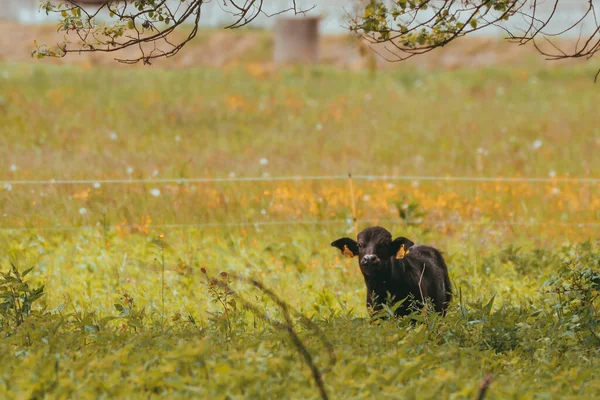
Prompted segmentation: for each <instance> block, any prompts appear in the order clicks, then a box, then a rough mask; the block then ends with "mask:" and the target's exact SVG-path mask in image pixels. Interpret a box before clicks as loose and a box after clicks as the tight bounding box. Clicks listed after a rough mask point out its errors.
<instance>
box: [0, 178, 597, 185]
mask: <svg viewBox="0 0 600 400" xmlns="http://www.w3.org/2000/svg"><path fill="white" fill-rule="evenodd" d="M346 179H348V175H307V176H299V175H292V176H260V177H259V176H254V177H226V178H209V177H200V178H148V179H49V180H36V179H33V180H3V181H0V185H2V186H7V185H11V186H17V185H94V184H159V183H176V184H184V183H221V182H280V181H290V182H293V181H325V180H346ZM352 179H355V180H366V181H439V182H506V183H510V182H515V183H517V182H525V183H592V184H600V178H571V177H520V176H516V177H502V176H495V177H484V176H481V177H477V176H419V175H408V176H397V175H352Z"/></svg>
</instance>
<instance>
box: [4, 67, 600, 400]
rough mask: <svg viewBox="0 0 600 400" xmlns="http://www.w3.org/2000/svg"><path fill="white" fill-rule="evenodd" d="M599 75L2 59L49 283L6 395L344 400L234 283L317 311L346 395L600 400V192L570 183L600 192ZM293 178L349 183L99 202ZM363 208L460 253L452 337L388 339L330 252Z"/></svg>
mask: <svg viewBox="0 0 600 400" xmlns="http://www.w3.org/2000/svg"><path fill="white" fill-rule="evenodd" d="M595 67H597V65H596V66H595V65H592V64H589V65H587V66H585V67H581V66H580V67H573V68H568V69H567V68H564V69H562V68H556V69H537V68H534V67H531V68H529V69H525V70H521V69H511V68H507V67H502V68H497V69H485V70H462V69H461V70H456V71H451V72H429V73H427V74H425V73H422V72H419V71H416V70H412V69H398V70H395V71H387V72H382V73H378V74H377V75H375V76H373V75H371V74H369V73H366V72H364V73H359V72H348V71H342V70H335V69H328V68H324V67H322V68H315V69H308V68H298V69H287V70H282V71H278V72H273V71H271V70H268V69H263V68H261V67H260V66H258V65H254V64H249V65H248V66H246V67H239V68H232V69H223V70H213V69H187V70H178V71H165V70H161V69H150V68H132V69H124V68H119V69H103V68H91V69H90V68H80V67H67V66H63V67H56V66H43V65H42V64H0V130H1V135H0V144H1V146H0V160H2V168H0V180H1V181H3V182H2V186H1V187H0V193H1V195H0V228H1V230H0V270H2V271H4V272H5V273H7V271H9V270H10V268H11V264H13V265H14V266H15V267H17V268H18V270H20V271H24V270H26V269H28V268H32V267H33V270H32V271H31V272H30V273H29V274H28V275H27V276H26V277H25V278H23V279H24V280H25V281H26V282H29V286H24V285H23V284H21V283H20V282H19V280H18V279H16V278H15V277H14V276H13V275H11V276H10V277H9V276H8V275H7V276H5V278H4V280H3V282H1V283H0V296H1V298H2V301H3V302H4V303H3V304H2V308H1V310H0V322H1V324H0V329H1V330H2V335H3V336H4V338H3V339H2V341H0V360H1V363H2V366H1V367H0V397H2V398H15V399H23V398H36V399H39V398H44V397H45V398H60V399H62V398H116V397H118V398H160V397H165V398H185V397H188V398H189V397H191V398H207V399H208V398H210V399H213V398H215V399H225V398H228V399H236V398H260V399H263V398H264V399H280V398H310V399H313V398H315V399H316V398H319V392H318V390H317V388H316V386H315V383H314V381H313V379H312V375H311V370H310V369H309V367H308V365H307V364H306V363H305V361H304V359H303V357H302V355H301V354H300V353H299V351H298V349H297V348H296V347H295V346H294V345H293V343H292V341H291V340H290V337H289V335H288V333H286V331H285V329H282V326H281V325H277V323H276V322H273V321H281V322H282V323H284V324H285V317H286V313H284V312H283V311H282V310H281V308H280V307H278V306H277V304H276V303H275V302H274V301H273V300H272V299H269V298H268V296H267V295H266V294H265V293H263V292H260V291H258V290H256V289H255V288H253V287H252V285H248V284H243V283H240V282H236V281H235V280H233V279H231V278H230V277H223V276H221V275H220V273H221V272H226V273H228V274H238V275H242V276H248V277H252V278H254V279H256V280H258V281H260V282H262V283H263V284H264V285H265V286H266V287H267V288H269V289H271V290H273V291H274V292H275V293H276V294H277V295H278V296H279V297H280V298H281V299H282V300H283V301H285V302H286V303H287V304H289V305H290V306H292V307H293V308H294V309H295V310H297V312H298V313H297V314H293V316H292V325H293V326H294V330H295V331H296V332H298V335H299V337H300V339H301V341H302V342H303V343H304V345H305V346H306V348H307V349H308V351H309V352H310V354H311V355H312V357H313V359H314V362H315V364H316V366H317V367H318V368H319V369H320V370H321V371H322V376H323V380H324V384H325V388H326V390H327V392H328V394H329V397H330V398H331V399H370V398H390V399H391V398H394V399H397V398H408V399H413V398H414V399H425V398H452V399H472V398H475V397H476V396H477V393H478V392H479V384H480V382H481V380H482V379H483V378H484V377H486V376H487V375H488V374H491V375H492V376H493V378H494V380H493V381H492V383H491V385H490V387H489V390H488V392H487V395H488V397H489V398H498V399H500V398H515V399H538V398H539V399H542V398H544V399H545V398H551V399H553V398H581V399H590V398H594V397H599V396H600V383H599V382H600V381H599V379H598V364H599V361H600V357H599V356H600V312H599V311H598V307H599V306H600V304H599V300H598V284H597V279H598V276H599V275H600V249H599V248H598V242H597V239H598V233H599V232H600V225H599V224H598V223H599V222H600V184H599V183H597V182H595V181H587V182H565V181H561V179H562V178H569V177H571V178H598V177H599V176H598V171H600V157H598V156H597V154H598V152H599V151H600V114H598V112H597V105H598V104H600V94H599V92H598V88H597V85H594V84H593V82H592V79H593V75H594V73H595ZM349 172H351V173H353V174H354V175H357V176H358V175H388V176H413V177H414V176H439V177H445V176H461V177H519V176H521V177H540V178H555V180H551V181H544V182H505V181H483V182H473V181H445V180H423V179H421V180H419V179H418V178H411V179H407V180H394V179H387V180H384V179H382V180H369V179H365V178H364V177H360V176H358V177H357V178H355V179H353V181H352V185H353V191H352V193H353V197H352V196H351V191H350V186H349V182H348V180H347V179H344V178H343V177H344V176H346V175H347V174H348V173H349ZM281 176H324V177H328V176H329V177H331V178H323V179H319V180H302V181H295V180H291V181H290V180H266V181H241V182H240V181H233V180H232V181H225V182H185V183H177V182H151V183H123V182H120V183H110V182H99V183H97V184H94V182H95V181H103V180H123V179H125V180H127V179H150V180H157V179H180V178H198V177H213V178H228V177H236V178H239V177H265V178H268V177H281ZM338 177H341V179H340V178H338ZM51 179H55V180H85V181H86V182H80V183H60V184H51V183H47V182H46V183H44V182H31V181H32V180H35V181H37V180H41V181H49V180H51ZM353 200H354V202H355V206H356V217H357V218H358V219H359V221H360V223H359V227H360V228H363V227H366V226H368V225H371V224H377V223H380V224H382V225H384V226H386V227H387V228H388V229H389V230H390V231H392V232H393V234H394V235H403V236H407V237H409V238H411V239H412V240H414V241H416V242H419V243H426V244H431V245H434V246H436V247H438V248H439V249H440V250H442V251H443V252H444V254H445V258H446V260H447V263H448V266H449V271H450V276H451V279H452V281H453V284H454V287H455V292H456V293H455V299H454V302H453V304H452V305H451V307H450V311H449V314H448V315H447V316H446V317H445V318H440V317H439V316H437V315H435V314H432V313H427V312H423V313H420V314H416V315H414V318H416V319H418V320H420V321H422V323H417V324H411V322H410V321H409V320H408V319H403V320H394V319H392V320H374V319H371V318H369V315H368V313H367V310H366V307H365V287H364V282H363V278H362V276H361V274H360V271H359V269H358V266H357V265H356V260H355V259H353V260H348V259H345V258H343V257H342V256H341V255H340V254H339V252H338V251H337V250H336V249H334V248H332V247H330V242H331V241H332V240H334V239H337V238H338V237H340V236H352V235H354V230H353V226H352V223H351V220H352V217H353V213H352V208H353V206H352V204H353ZM203 271H206V273H205V272H203ZM211 279H212V280H211ZM594 280H596V281H594ZM218 282H221V283H220V284H219V283H218ZM223 282H229V283H228V285H230V287H231V288H233V289H235V294H233V293H230V292H229V291H228V290H227V289H226V288H224V287H223ZM40 285H44V295H43V296H42V297H40V298H39V299H38V300H37V301H35V302H33V305H32V307H31V311H30V312H29V310H28V309H27V307H28V306H27V304H28V301H29V302H30V301H31V297H27V296H36V295H35V293H33V292H32V289H34V288H37V287H39V286H40ZM238 296H239V297H238ZM28 298H29V299H30V300H28ZM249 306H250V307H249ZM19 311H20V312H19ZM300 314H303V315H304V316H305V317H307V318H308V320H309V321H311V323H310V324H309V323H308V322H306V319H305V318H303V317H301V316H300ZM269 321H270V322H269ZM319 332H321V333H322V335H323V338H324V339H325V340H324V341H325V343H324V341H323V340H320V339H321V336H319V334H318V333H319ZM327 343H328V344H329V345H330V346H331V348H332V349H333V352H334V354H335V364H332V363H331V362H332V360H331V358H330V356H331V354H330V352H329V350H328V347H327V346H328V345H327Z"/></svg>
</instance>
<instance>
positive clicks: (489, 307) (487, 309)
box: [483, 295, 496, 315]
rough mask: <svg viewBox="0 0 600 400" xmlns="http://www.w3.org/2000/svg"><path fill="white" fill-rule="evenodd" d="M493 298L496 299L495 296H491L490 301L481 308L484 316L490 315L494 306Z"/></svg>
mask: <svg viewBox="0 0 600 400" xmlns="http://www.w3.org/2000/svg"><path fill="white" fill-rule="evenodd" d="M495 298H496V295H493V296H492V298H491V299H490V301H488V303H487V304H486V305H485V306H484V307H483V314H484V315H490V313H491V312H492V307H493V306H494V299H495Z"/></svg>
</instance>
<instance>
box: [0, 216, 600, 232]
mask: <svg viewBox="0 0 600 400" xmlns="http://www.w3.org/2000/svg"><path fill="white" fill-rule="evenodd" d="M373 222H378V223H381V222H386V223H391V224H415V222H411V221H406V220H404V219H399V218H372V219H358V220H356V223H359V224H362V223H373ZM353 224H354V220H353V219H351V218H348V219H332V220H305V221H299V220H284V221H255V222H253V221H245V222H241V221H239V222H207V223H190V224H156V225H109V226H105V225H101V224H97V225H82V226H51V227H31V228H28V227H20V228H0V232H6V233H18V232H29V231H40V232H69V231H100V230H109V231H114V230H117V229H144V230H146V229H147V230H177V229H202V228H240V227H254V228H256V227H262V226H294V225H347V226H348V228H352V226H353ZM426 225H433V226H438V227H439V226H448V225H450V226H452V225H461V226H469V225H472V226H498V227H502V226H556V227H571V228H600V222H546V221H522V222H510V221H506V222H505V221H464V220H462V221H461V220H456V221H454V220H438V221H436V222H433V223H427V224H426Z"/></svg>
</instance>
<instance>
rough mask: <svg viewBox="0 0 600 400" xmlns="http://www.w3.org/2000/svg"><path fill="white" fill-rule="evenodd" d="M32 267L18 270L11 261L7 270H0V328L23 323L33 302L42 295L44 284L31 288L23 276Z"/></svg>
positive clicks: (4, 329) (3, 329)
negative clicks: (0, 301) (0, 300)
mask: <svg viewBox="0 0 600 400" xmlns="http://www.w3.org/2000/svg"><path fill="white" fill-rule="evenodd" d="M32 270H33V267H32V268H29V269H26V270H25V271H22V272H20V271H19V269H18V268H17V267H16V266H15V264H13V263H11V268H10V269H9V270H8V272H0V275H1V276H2V278H1V279H0V299H2V303H0V317H1V319H0V330H2V331H7V330H8V329H10V328H15V327H17V326H19V325H21V324H22V323H23V321H24V320H25V318H27V317H29V316H30V314H31V312H32V310H31V306H32V305H33V303H34V302H35V301H36V300H38V299H39V298H40V297H42V296H43V295H44V286H39V287H37V288H32V287H31V286H30V284H29V283H28V282H26V281H25V280H24V278H25V277H26V276H27V275H28V274H29V273H30V272H31V271H32Z"/></svg>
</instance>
